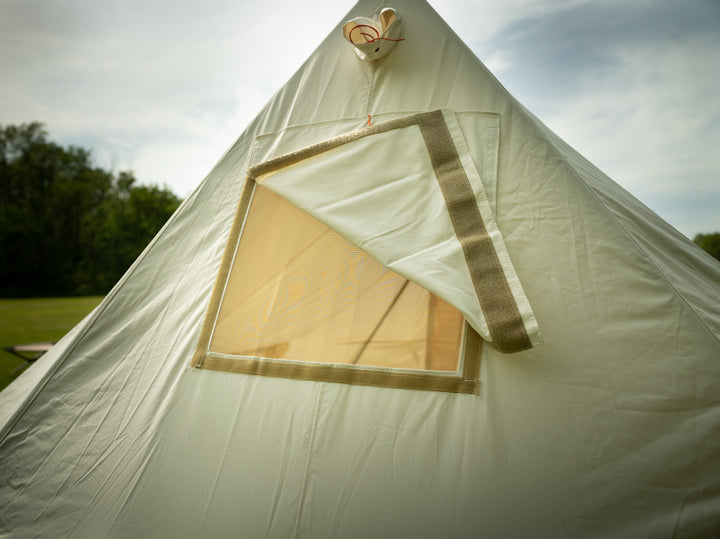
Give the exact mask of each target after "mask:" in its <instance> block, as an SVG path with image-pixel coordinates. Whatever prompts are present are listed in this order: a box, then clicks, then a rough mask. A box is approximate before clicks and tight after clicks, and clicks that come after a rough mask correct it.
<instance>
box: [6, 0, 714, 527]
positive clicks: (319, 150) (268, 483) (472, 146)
mask: <svg viewBox="0 0 720 539" xmlns="http://www.w3.org/2000/svg"><path fill="white" fill-rule="evenodd" d="M390 5H391V6H392V7H394V8H396V9H397V13H398V15H399V16H400V17H401V19H398V21H396V22H398V23H400V22H402V25H403V28H402V32H401V33H393V34H392V36H393V37H392V38H389V39H388V40H387V41H384V40H382V39H381V40H378V41H377V45H378V47H380V46H383V47H384V46H388V45H389V44H390V43H391V42H390V39H393V40H402V41H392V44H393V49H392V50H391V51H390V52H389V53H388V54H387V55H386V56H384V57H383V58H380V59H377V60H375V61H363V60H362V59H361V58H359V57H358V55H356V54H355V52H354V49H353V47H352V45H350V44H349V43H348V42H347V40H346V39H345V37H344V36H343V31H342V26H343V23H344V22H346V21H347V20H349V19H351V18H354V17H359V16H363V17H371V18H372V17H374V16H377V15H378V13H379V12H380V8H382V7H384V6H385V4H383V3H378V2H375V1H366V0H360V2H359V3H358V4H357V5H356V6H355V7H354V8H353V9H352V11H351V12H350V14H349V15H348V16H347V18H346V19H345V20H343V21H341V22H340V24H339V25H338V27H337V28H336V29H335V30H333V31H332V32H331V33H330V35H329V36H328V37H327V39H326V40H325V41H324V42H323V43H322V44H321V45H320V47H319V48H318V49H317V50H316V51H315V53H314V54H313V55H312V56H311V57H310V58H309V59H308V60H307V61H306V62H305V64H304V65H303V66H302V67H301V68H300V69H299V70H298V72H297V73H296V74H295V75H294V76H293V77H292V78H291V79H290V81H289V82H288V83H287V84H286V85H285V86H284V87H283V88H282V89H281V90H280V91H279V92H278V93H277V94H276V95H275V96H274V97H273V98H272V99H271V101H270V102H269V103H268V104H267V105H266V107H265V108H264V109H263V110H262V111H261V112H260V113H259V115H258V116H257V118H256V119H255V120H254V121H253V122H252V123H251V124H250V126H249V127H248V128H247V129H246V130H245V131H244V132H243V134H242V135H241V136H240V138H239V139H238V141H237V142H236V143H235V145H234V146H233V147H231V148H230V149H229V150H228V152H227V153H226V154H225V155H224V156H223V157H222V159H221V160H220V161H219V163H218V164H217V165H216V167H215V168H214V169H213V170H212V171H211V173H210V174H209V175H208V177H207V178H205V180H204V181H203V182H202V184H201V185H200V186H199V187H198V189H197V190H196V191H195V192H194V193H193V194H192V195H191V196H190V197H188V199H187V200H186V201H185V202H184V203H183V205H182V206H181V207H180V208H179V209H178V211H177V212H176V214H175V215H174V216H173V217H172V218H171V219H170V221H169V222H168V224H167V225H166V226H165V228H164V229H163V230H162V231H161V232H160V233H159V234H158V236H157V237H156V238H155V240H154V241H153V242H152V243H151V244H150V246H149V247H148V248H147V249H146V250H145V252H144V253H143V254H142V255H141V257H140V258H139V259H138V261H137V262H136V263H135V264H134V265H133V267H132V268H131V269H130V270H129V272H128V273H127V274H126V275H125V276H124V277H123V279H122V280H121V281H120V282H119V283H118V285H117V286H116V287H115V288H114V289H113V291H112V292H111V293H110V294H109V295H108V296H107V298H106V299H105V300H104V301H103V303H102V304H101V305H100V306H99V307H98V308H97V309H96V310H95V311H94V312H93V313H92V314H91V315H90V316H89V317H88V318H87V319H86V320H84V321H83V322H82V323H81V324H80V325H78V326H77V327H76V328H75V329H74V330H73V331H72V332H71V333H70V334H69V335H67V336H66V337H65V338H64V339H63V340H62V341H60V342H59V343H58V344H57V345H56V346H55V347H54V348H53V349H52V350H51V351H50V352H49V353H47V354H46V355H45V356H44V357H43V358H41V359H40V360H39V361H38V362H37V363H36V364H35V365H34V366H32V367H31V368H30V369H28V371H27V372H26V373H24V374H23V375H22V376H21V377H20V378H19V379H18V380H16V381H15V382H14V383H13V384H12V385H11V386H9V388H7V389H6V390H5V391H4V392H3V393H2V394H0V426H1V428H2V430H1V431H0V477H1V478H2V480H1V481H0V535H1V536H3V537H36V536H42V537H61V536H69V537H70V536H71V537H131V536H132V537H225V536H228V537H238V536H239V537H424V536H427V537H449V536H458V537H614V538H615V537H632V538H641V537H647V538H656V537H711V536H713V534H717V533H718V530H720V391H718V389H719V388H720V284H719V283H720V265H718V263H717V262H716V261H714V260H713V259H711V258H710V257H709V256H707V255H705V254H704V253H702V252H701V251H700V250H699V249H697V248H696V247H695V246H694V245H692V244H691V243H690V242H689V241H688V240H687V239H685V238H684V237H682V236H681V235H680V234H679V233H677V232H676V231H675V230H673V229H672V228H671V227H670V226H669V225H668V224H666V223H665V222H663V221H662V220H661V219H660V218H659V217H657V216H656V215H655V214H653V213H652V212H651V211H650V210H648V209H647V208H645V207H644V206H643V205H642V204H641V203H639V202H638V201H637V200H635V199H634V198H633V197H631V196H630V195H629V194H627V193H626V192H625V191H623V190H622V189H621V188H620V187H619V186H618V185H617V184H615V183H614V182H612V181H611V180H610V179H609V178H608V177H606V176H605V175H603V174H602V172H600V171H599V170H597V169H596V168H595V167H593V166H592V165H591V164H590V163H588V162H587V161H586V160H585V159H584V158H582V157H581V156H580V155H578V154H577V153H576V152H574V151H573V150H572V149H571V148H570V147H569V146H568V145H567V144H565V143H564V142H563V141H562V140H560V139H559V138H558V137H557V136H555V135H554V134H553V133H552V132H550V131H549V130H548V129H547V128H546V127H545V126H544V125H542V123H541V122H540V121H539V120H538V119H536V118H535V117H534V116H532V114H531V113H529V112H528V111H527V110H525V109H524V108H523V107H522V106H521V105H520V104H519V103H518V102H517V101H516V100H515V99H514V98H513V97H512V96H511V95H510V94H509V93H508V92H507V91H506V90H505V89H504V88H503V87H502V86H501V85H500V84H499V83H498V81H497V80H496V79H495V78H494V77H493V76H492V75H491V74H490V72H489V71H488V70H487V69H486V68H485V67H484V66H483V65H482V64H481V62H480V61H478V60H477V58H475V56H474V55H473V54H472V53H471V52H470V50H469V49H468V48H467V47H466V46H465V45H464V44H463V43H462V42H461V41H460V40H459V38H458V37H457V36H456V35H455V34H454V33H453V32H452V31H451V30H450V29H449V28H448V27H447V26H446V25H445V24H444V22H443V21H442V20H441V19H440V18H439V17H438V15H437V14H436V13H435V12H434V11H433V10H432V9H431V8H430V7H429V6H428V5H427V4H425V3H423V2H421V1H417V0H412V1H411V0H397V1H396V2H393V3H391V4H390ZM380 30H382V29H380ZM394 31H395V32H397V31H398V28H397V27H396V28H395V30H394ZM345 33H346V35H347V34H348V32H347V31H346V32H345ZM379 33H380V32H379ZM371 41H372V40H371ZM372 43H375V41H372ZM363 47H364V45H363ZM365 48H366V49H367V47H365ZM373 51H374V49H373V50H371V51H369V52H368V53H369V54H373V53H374V52H373ZM368 124H372V125H368ZM608 136H612V133H608ZM248 328H249V329H248ZM436 358H442V359H441V360H437V361H436Z"/></svg>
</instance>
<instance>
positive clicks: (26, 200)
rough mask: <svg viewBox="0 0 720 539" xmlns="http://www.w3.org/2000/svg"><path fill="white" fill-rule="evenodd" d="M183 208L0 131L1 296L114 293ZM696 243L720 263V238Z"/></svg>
mask: <svg viewBox="0 0 720 539" xmlns="http://www.w3.org/2000/svg"><path fill="white" fill-rule="evenodd" d="M179 204H180V199H179V198H178V197H177V196H176V195H175V194H174V193H173V192H172V191H170V190H169V189H167V188H165V187H163V188H160V187H158V186H155V185H140V184H138V183H137V181H136V179H135V177H134V176H133V175H132V173H130V172H119V173H117V174H115V173H112V172H109V171H106V170H103V169H101V168H99V167H96V166H94V165H93V163H92V160H91V155H90V152H89V151H88V150H86V149H83V148H79V147H75V146H70V147H67V148H64V147H62V146H60V145H58V144H56V143H54V142H51V141H49V140H48V136H47V132H46V131H45V129H44V128H43V126H42V124H40V123H31V124H24V125H19V126H12V125H10V126H6V127H2V126H0V297H32V296H74V295H95V294H105V293H107V292H108V291H109V290H110V288H112V286H113V285H114V284H115V283H116V282H117V281H118V279H120V277H122V275H123V274H124V273H125V271H126V270H127V269H128V267H129V266H130V264H132V262H133V261H134V260H135V258H137V256H138V255H139V254H140V252H141V251H142V250H143V249H144V248H145V246H146V245H147V244H148V243H149V242H150V240H151V239H152V238H153V237H154V236H155V234H156V233H157V232H158V231H159V230H160V228H161V227H162V226H163V224H164V223H165V221H167V219H168V218H169V217H170V215H171V214H172V213H173V212H174V211H175V209H176V208H177V206H178V205H179ZM694 241H695V243H696V244H698V245H699V246H700V247H702V248H703V249H705V250H706V251H707V252H709V253H710V254H711V255H712V256H714V257H715V258H717V259H718V260H720V233H718V232H716V233H711V234H698V235H697V236H695V238H694Z"/></svg>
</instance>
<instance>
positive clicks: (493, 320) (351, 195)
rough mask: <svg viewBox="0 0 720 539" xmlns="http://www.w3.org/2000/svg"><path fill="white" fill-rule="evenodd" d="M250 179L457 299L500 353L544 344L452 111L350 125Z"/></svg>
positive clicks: (265, 165) (252, 174)
mask: <svg viewBox="0 0 720 539" xmlns="http://www.w3.org/2000/svg"><path fill="white" fill-rule="evenodd" d="M249 176H250V177H251V178H253V179H255V180H256V181H257V182H258V183H260V184H261V185H263V186H265V187H267V188H268V189H270V190H272V191H274V192H276V193H277V194H279V195H281V196H283V197H284V198H286V199H287V200H289V201H290V202H292V203H293V204H295V205H296V206H298V207H299V208H301V209H302V210H304V211H306V212H307V213H309V214H310V215H312V216H314V217H315V218H316V219H318V220H320V221H321V222H323V223H324V224H326V225H327V226H328V227H330V228H331V229H333V230H335V231H336V232H338V233H339V234H341V235H342V236H344V237H345V238H346V239H347V240H348V241H350V242H351V243H353V244H355V245H357V246H358V247H359V248H361V249H363V250H364V251H366V252H367V253H369V254H370V255H372V256H373V257H375V258H376V259H377V260H379V261H380V262H381V263H382V264H384V265H385V266H387V267H388V268H390V269H392V270H393V271H395V272H397V273H399V274H401V275H403V276H405V277H406V278H408V279H410V280H411V281H413V282H416V283H417V284H419V285H420V286H422V287H424V288H426V289H428V290H430V291H431V292H433V293H435V294H436V295H438V296H439V297H441V298H443V299H445V300H446V301H448V302H449V303H451V304H453V305H454V306H455V307H456V308H457V309H458V310H460V311H461V312H462V313H463V315H464V316H465V318H466V320H467V321H468V323H469V324H470V325H471V326H472V327H473V328H474V329H475V330H476V331H477V332H478V333H479V334H480V335H481V336H482V337H483V338H484V339H486V340H488V341H490V342H492V343H494V345H495V346H496V347H497V348H498V349H499V350H501V351H503V352H517V351H520V350H524V349H527V348H530V347H532V346H535V345H537V344H540V343H541V342H542V341H541V337H540V331H539V328H538V325H537V322H536V320H535V316H534V314H533V312H532V309H531V308H530V303H529V301H528V300H527V297H526V296H525V293H524V291H523V288H522V285H521V284H520V281H519V279H518V277H517V274H516V272H515V269H514V267H513V265H512V262H511V260H510V256H509V255H508V253H507V249H506V247H505V243H504V241H503V239H502V236H501V234H500V231H499V229H498V227H497V223H496V222H495V218H494V214H493V211H492V208H491V206H490V203H489V201H488V198H487V195H486V193H485V190H484V188H483V183H482V179H481V178H480V175H479V173H478V171H477V169H476V167H475V164H474V163H473V159H472V156H471V155H470V152H469V150H468V148H467V144H466V142H465V139H464V137H463V135H462V131H461V129H460V126H459V124H458V122H457V119H456V117H455V115H454V113H453V112H451V111H448V110H442V111H440V110H438V111H433V112H428V113H421V114H416V115H413V116H408V117H405V118H400V119H396V120H392V121H389V122H386V123H382V124H376V125H374V126H370V127H366V128H363V129H359V130H356V131H352V132H350V133H347V134H345V135H341V136H339V137H334V138H331V139H328V140H325V141H323V142H320V143H318V144H314V145H312V146H308V147H305V148H303V149H300V150H298V151H295V152H292V153H290V154H286V155H282V156H280V157H277V158H274V159H270V160H268V161H265V162H263V163H260V164H258V165H256V166H254V167H252V168H251V169H250V171H249Z"/></svg>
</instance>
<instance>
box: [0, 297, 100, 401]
mask: <svg viewBox="0 0 720 539" xmlns="http://www.w3.org/2000/svg"><path fill="white" fill-rule="evenodd" d="M101 300H102V296H90V297H81V298H33V299H0V347H1V348H4V347H5V346H12V345H16V344H25V343H32V342H45V341H57V340H58V339H60V337H62V336H63V335H65V334H66V333H67V332H68V331H69V330H70V329H72V328H73V326H75V324H77V323H78V322H80V320H82V319H83V318H84V317H85V315H87V314H88V313H89V312H90V311H92V310H93V308H94V307H95V306H96V305H98V304H99V303H100V301H101ZM22 363H23V362H22V360H20V359H18V358H17V357H15V356H13V355H12V354H10V353H8V352H6V351H5V350H0V389H2V388H4V387H5V386H6V385H8V384H9V383H10V382H11V381H12V380H13V379H14V378H16V376H17V375H13V370H14V369H15V368H17V367H18V366H20V365H22ZM18 375H19V373H18Z"/></svg>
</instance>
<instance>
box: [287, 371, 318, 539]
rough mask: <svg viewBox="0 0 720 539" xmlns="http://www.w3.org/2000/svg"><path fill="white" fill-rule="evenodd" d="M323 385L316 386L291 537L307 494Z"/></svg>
mask: <svg viewBox="0 0 720 539" xmlns="http://www.w3.org/2000/svg"><path fill="white" fill-rule="evenodd" d="M322 389H323V386H322V384H320V385H319V386H318V393H317V398H316V399H315V412H314V414H313V419H312V427H311V429H310V442H309V443H308V452H307V457H306V458H305V469H304V470H303V479H302V484H301V486H300V500H299V502H298V510H297V515H296V516H295V526H294V527H293V535H292V536H293V538H295V537H297V533H298V529H299V528H300V519H301V518H302V510H303V506H304V505H305V496H306V494H307V483H308V471H309V470H310V460H311V458H312V453H313V450H314V448H315V433H316V431H317V424H318V414H319V412H320V401H321V399H322Z"/></svg>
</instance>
